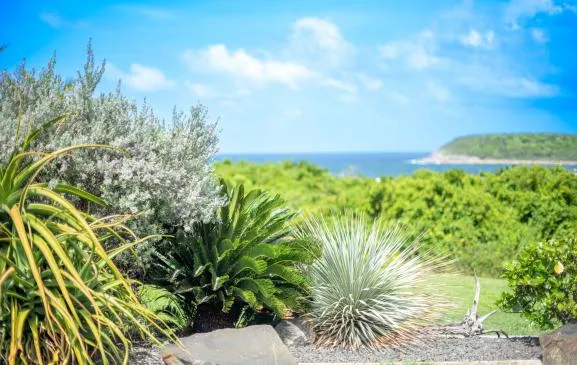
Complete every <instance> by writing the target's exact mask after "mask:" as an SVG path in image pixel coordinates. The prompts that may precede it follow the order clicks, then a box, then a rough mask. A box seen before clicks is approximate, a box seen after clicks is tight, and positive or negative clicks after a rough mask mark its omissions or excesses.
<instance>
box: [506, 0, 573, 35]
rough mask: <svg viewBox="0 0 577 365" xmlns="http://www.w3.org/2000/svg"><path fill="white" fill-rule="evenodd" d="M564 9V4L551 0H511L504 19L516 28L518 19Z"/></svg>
mask: <svg viewBox="0 0 577 365" xmlns="http://www.w3.org/2000/svg"><path fill="white" fill-rule="evenodd" d="M564 10H565V7H564V6H561V5H557V4H555V2H554V1H553V0H511V2H509V4H507V7H506V9H505V20H506V21H507V22H509V23H510V24H511V25H512V27H513V28H514V29H517V28H519V21H520V20H523V19H530V18H533V17H534V16H535V15H537V14H539V13H544V14H549V15H555V14H559V13H562V12H563V11H564Z"/></svg>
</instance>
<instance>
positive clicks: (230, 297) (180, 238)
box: [150, 182, 314, 331]
mask: <svg viewBox="0 0 577 365" xmlns="http://www.w3.org/2000/svg"><path fill="white" fill-rule="evenodd" d="M222 187H223V192H224V194H225V195H226V196H228V199H229V203H228V204H227V205H225V206H224V207H222V208H220V209H219V212H218V219H217V220H216V221H215V222H212V223H197V224H195V226H194V229H193V231H192V233H187V232H185V231H184V230H178V231H177V232H176V234H175V239H174V242H173V244H172V245H170V246H165V247H162V248H159V249H158V250H157V251H156V253H155V257H156V258H157V260H156V264H155V265H154V266H153V270H152V271H151V273H150V280H151V281H152V282H154V283H156V284H158V285H160V286H162V287H165V288H168V289H169V290H170V291H171V292H172V293H174V294H176V295H179V296H180V297H181V298H182V301H183V303H184V306H185V308H191V307H192V308H195V311H196V315H195V320H194V327H193V329H194V330H195V331H209V330H212V329H215V328H219V327H229V326H233V325H234V324H235V322H236V321H237V320H238V318H239V315H240V313H241V311H242V310H243V309H244V308H245V307H248V308H249V309H251V310H260V309H265V310H269V311H271V312H273V313H274V314H276V315H277V316H282V315H283V314H284V312H285V310H286V309H289V308H290V309H292V310H296V311H298V310H300V309H301V307H302V303H301V301H300V298H301V297H303V296H304V295H306V289H307V285H306V280H305V277H304V275H302V273H301V271H300V267H299V266H300V265H302V264H304V263H307V262H310V261H311V260H312V259H313V257H314V255H313V252H311V251H309V250H308V248H307V246H306V241H301V240H297V239H295V238H293V237H291V226H290V224H291V222H292V221H293V218H294V217H295V214H294V213H292V212H291V211H290V210H288V209H286V208H283V201H282V200H281V199H280V197H279V196H278V195H274V196H272V195H269V194H267V193H265V192H263V191H260V190H251V191H248V192H245V190H244V186H243V185H242V184H241V185H238V186H236V187H234V188H231V187H228V186H227V185H226V184H225V183H224V182H223V183H222Z"/></svg>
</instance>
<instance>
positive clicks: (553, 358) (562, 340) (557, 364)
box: [539, 321, 577, 365]
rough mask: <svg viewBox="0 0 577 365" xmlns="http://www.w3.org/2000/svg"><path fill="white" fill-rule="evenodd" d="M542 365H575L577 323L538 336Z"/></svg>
mask: <svg viewBox="0 0 577 365" xmlns="http://www.w3.org/2000/svg"><path fill="white" fill-rule="evenodd" d="M539 342H540V343H541V347H543V365H577V321H576V322H572V323H569V324H567V325H565V326H563V327H561V328H559V329H558V330H556V331H553V332H549V333H545V334H543V335H541V336H539Z"/></svg>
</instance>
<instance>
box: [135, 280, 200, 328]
mask: <svg viewBox="0 0 577 365" xmlns="http://www.w3.org/2000/svg"><path fill="white" fill-rule="evenodd" d="M137 293H138V296H139V297H140V301H141V302H142V305H144V306H145V307H146V308H147V309H148V310H149V311H151V312H152V313H154V314H155V315H156V316H157V317H158V318H160V319H161V320H162V321H163V322H164V323H166V324H167V325H169V326H170V327H171V328H172V329H173V330H174V331H177V330H179V329H181V328H184V327H185V326H186V325H187V323H188V318H190V316H191V315H190V313H187V312H186V310H185V307H184V303H183V302H182V298H181V297H180V296H178V295H175V294H173V293H171V292H170V291H168V290H167V289H165V288H161V287H158V286H155V285H149V284H144V285H141V286H140V287H139V288H138V291H137Z"/></svg>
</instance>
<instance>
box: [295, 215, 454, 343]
mask: <svg viewBox="0 0 577 365" xmlns="http://www.w3.org/2000/svg"><path fill="white" fill-rule="evenodd" d="M300 234H301V236H302V237H304V238H307V239H312V240H314V241H315V242H316V243H317V244H318V245H319V246H320V247H321V248H322V254H321V256H320V258H319V259H318V260H317V261H315V262H314V263H312V264H311V265H310V266H309V267H308V268H307V272H308V275H309V277H310V281H311V285H312V289H311V290H312V293H311V297H310V298H311V299H310V306H311V310H310V312H309V313H308V314H307V315H308V317H310V319H311V320H312V323H313V325H314V327H315V328H316V330H317V332H318V334H319V336H320V340H319V342H320V344H322V345H329V346H346V347H353V348H356V347H359V346H361V345H366V346H376V345H380V344H401V343H403V342H405V341H410V340H413V339H416V338H418V337H419V329H420V328H421V326H424V325H428V324H431V323H433V322H434V320H436V319H437V318H440V317H439V316H440V315H442V308H443V306H442V304H443V302H442V299H441V298H439V297H436V296H433V295H427V294H423V293H426V292H432V291H430V290H429V291H425V290H424V287H425V286H426V285H427V284H426V277H427V276H428V275H430V274H431V273H432V272H434V271H435V270H437V269H440V268H442V267H443V266H444V263H443V260H442V259H441V258H440V257H438V256H430V257H429V258H425V257H424V256H420V255H418V254H417V250H418V248H419V247H418V244H417V242H410V241H407V239H406V238H405V235H404V232H403V230H402V229H401V228H400V226H395V227H392V228H386V227H385V226H384V225H383V224H380V223H377V222H375V223H370V222H369V221H368V219H367V218H366V217H364V216H354V215H352V214H346V215H341V216H337V217H336V218H333V219H327V218H320V219H314V218H313V219H310V220H308V221H307V223H306V225H305V228H304V229H303V230H302V232H301V233H300Z"/></svg>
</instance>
